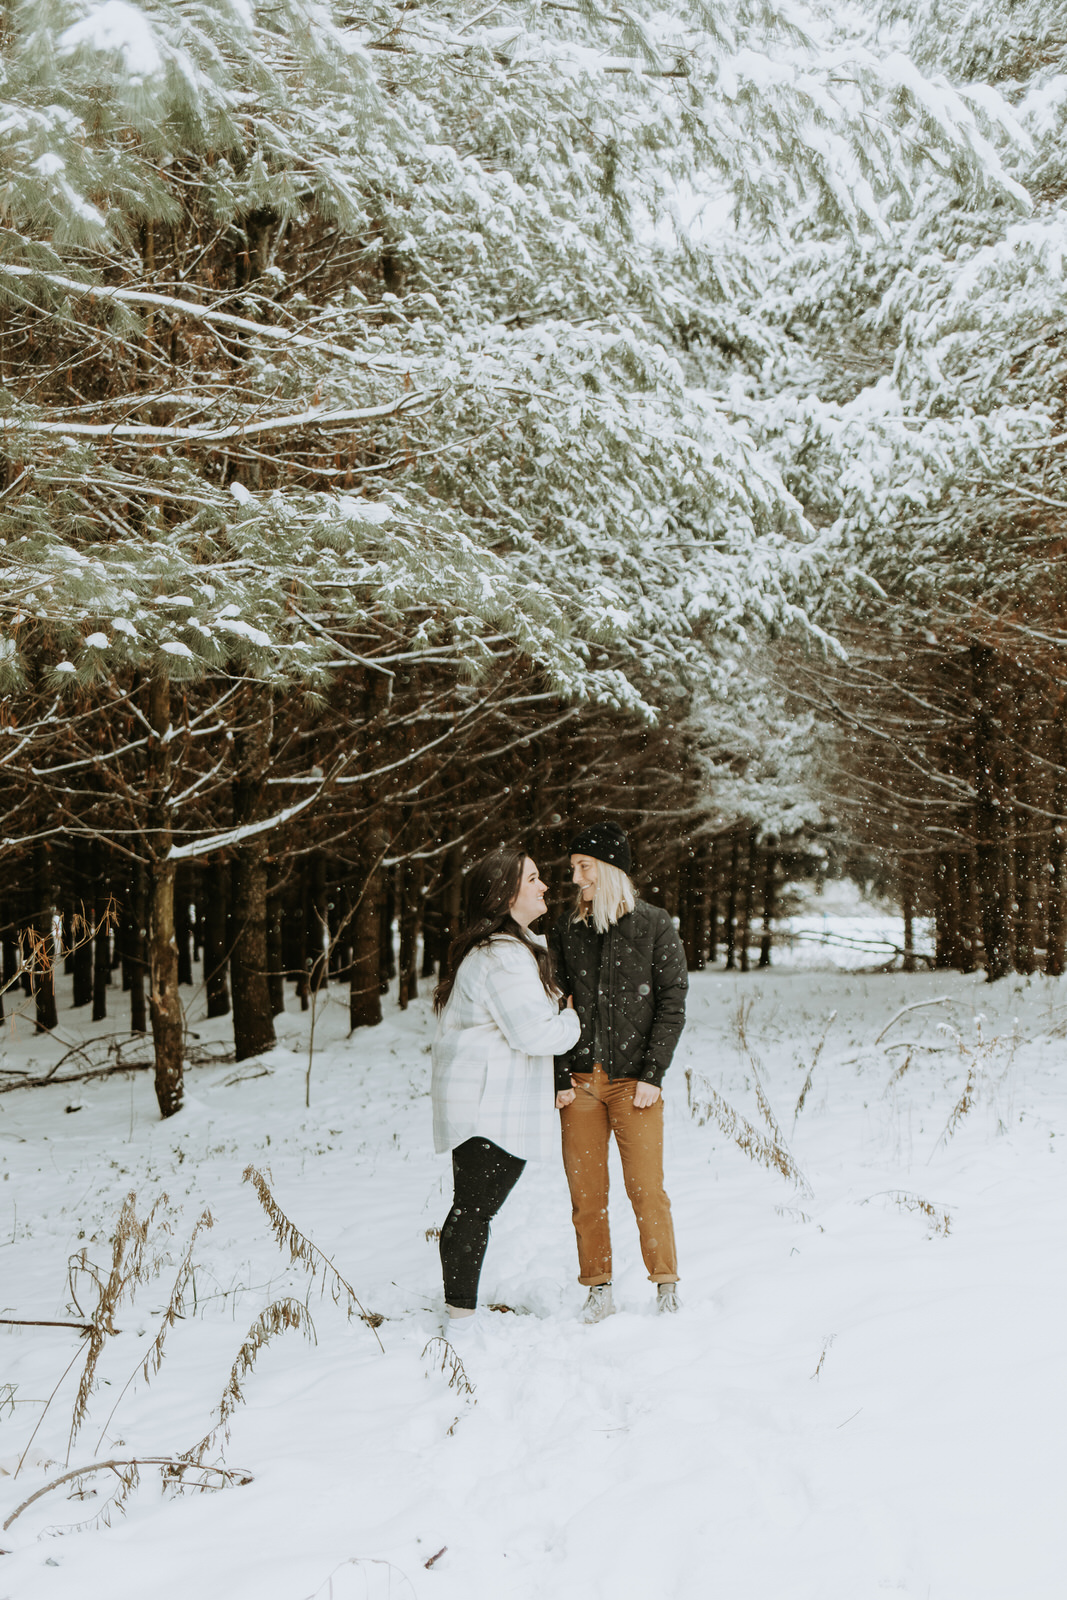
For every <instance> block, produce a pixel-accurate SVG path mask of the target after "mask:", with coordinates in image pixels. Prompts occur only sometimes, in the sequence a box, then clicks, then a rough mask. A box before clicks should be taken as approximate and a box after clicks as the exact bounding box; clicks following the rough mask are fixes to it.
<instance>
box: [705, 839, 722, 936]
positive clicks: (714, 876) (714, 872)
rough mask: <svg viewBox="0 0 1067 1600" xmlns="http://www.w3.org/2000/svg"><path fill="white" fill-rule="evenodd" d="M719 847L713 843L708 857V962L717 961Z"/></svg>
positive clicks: (715, 842) (716, 842)
mask: <svg viewBox="0 0 1067 1600" xmlns="http://www.w3.org/2000/svg"><path fill="white" fill-rule="evenodd" d="M719 878H720V874H719V845H718V841H717V840H716V841H714V842H713V843H712V846H711V850H710V853H709V856H708V960H709V961H710V962H711V964H712V966H714V965H715V963H716V961H717V960H718V959H719Z"/></svg>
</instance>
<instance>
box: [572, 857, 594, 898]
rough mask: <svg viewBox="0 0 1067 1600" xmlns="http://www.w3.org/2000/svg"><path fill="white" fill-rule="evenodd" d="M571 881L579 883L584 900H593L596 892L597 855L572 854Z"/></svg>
mask: <svg viewBox="0 0 1067 1600" xmlns="http://www.w3.org/2000/svg"><path fill="white" fill-rule="evenodd" d="M571 882H572V883H576V884H577V885H578V887H579V889H580V890H581V891H582V899H583V900H592V898H593V896H594V894H595V893H596V857H595V856H571Z"/></svg>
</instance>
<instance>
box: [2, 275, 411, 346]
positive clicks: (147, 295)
mask: <svg viewBox="0 0 1067 1600" xmlns="http://www.w3.org/2000/svg"><path fill="white" fill-rule="evenodd" d="M0 272H2V273H4V274H6V276H7V277H9V278H39V279H40V280H41V281H42V282H44V283H50V284H52V285H53V286H54V287H55V288H57V289H67V290H69V291H70V292H71V293H72V294H78V295H88V296H89V298H90V299H92V300H112V301H115V302H117V303H118V304H120V305H124V306H144V307H146V308H149V309H152V310H155V309H159V310H161V311H177V312H179V313H180V314H181V315H182V316H184V317H191V318H192V319H193V321H195V322H209V323H213V324H214V326H215V327H218V328H232V329H233V331H234V332H235V333H244V334H254V335H255V337H256V338H257V339H267V340H274V342H275V343H277V344H291V345H293V346H294V347H295V348H296V349H298V350H317V351H319V352H320V353H321V354H323V355H331V356H342V357H344V359H345V360H346V361H355V360H358V361H359V363H360V365H361V366H380V365H382V364H383V363H381V362H375V361H368V360H367V358H366V357H365V356H364V355H362V354H361V353H360V352H359V351H358V350H352V349H350V348H349V346H348V345H344V344H333V343H331V342H330V341H329V340H328V339H315V338H312V337H310V336H309V335H308V334H306V333H297V332H295V330H294V329H292V328H278V327H275V326H274V325H273V324H271V323H269V322H253V321H252V319H251V317H238V316H235V315H234V314H233V312H230V311H215V310H213V309H212V308H211V307H210V306H201V305H197V303H196V302H195V301H194V300H183V299H182V298H181V297H180V296H179V295H169V294H156V293H154V292H153V291H151V290H148V289H119V288H116V287H114V286H113V285H111V284H106V283H82V282H79V280H78V279H77V278H65V277H63V276H62V275H61V274H60V273H58V272H39V271H37V269H36V268H35V267H16V266H10V265H8V264H7V263H6V262H5V263H3V264H0ZM347 309H348V311H349V312H351V309H352V308H351V307H349V308H347ZM365 309H366V310H367V311H377V310H378V309H379V308H378V307H377V306H375V305H373V304H371V305H369V306H368V307H366V308H365Z"/></svg>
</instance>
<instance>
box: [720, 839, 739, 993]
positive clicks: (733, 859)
mask: <svg viewBox="0 0 1067 1600" xmlns="http://www.w3.org/2000/svg"><path fill="white" fill-rule="evenodd" d="M740 872H741V834H740V831H739V830H738V829H737V828H735V829H734V831H733V833H732V834H731V836H730V868H729V878H728V879H727V883H726V926H725V927H724V929H723V943H724V944H725V946H726V970H727V972H732V971H733V970H734V968H735V967H736V965H737V898H738V892H739V889H740V883H739V877H740Z"/></svg>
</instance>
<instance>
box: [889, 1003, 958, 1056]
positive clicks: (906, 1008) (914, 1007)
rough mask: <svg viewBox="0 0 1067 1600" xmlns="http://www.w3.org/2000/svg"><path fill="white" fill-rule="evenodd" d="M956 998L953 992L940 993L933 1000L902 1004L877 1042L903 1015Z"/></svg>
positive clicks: (940, 1004) (941, 1004)
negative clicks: (907, 1004) (908, 1004)
mask: <svg viewBox="0 0 1067 1600" xmlns="http://www.w3.org/2000/svg"><path fill="white" fill-rule="evenodd" d="M954 999H955V996H954V995H951V994H939V995H938V996H937V997H936V999H933V1000H915V1001H913V1002H912V1004H911V1005H910V1006H901V1008H900V1010H899V1011H896V1012H894V1014H893V1015H892V1016H891V1017H890V1019H889V1021H888V1022H887V1023H886V1025H885V1027H884V1028H883V1029H882V1031H881V1033H880V1034H879V1035H878V1037H877V1039H876V1040H875V1041H874V1042H875V1044H881V1042H882V1040H883V1039H884V1038H885V1036H886V1034H887V1033H888V1032H889V1030H890V1028H891V1027H892V1026H893V1024H894V1022H899V1021H900V1019H901V1017H906V1016H907V1014H908V1012H909V1011H921V1010H922V1008H923V1006H943V1005H947V1004H948V1003H949V1002H950V1001H952V1000H954Z"/></svg>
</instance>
